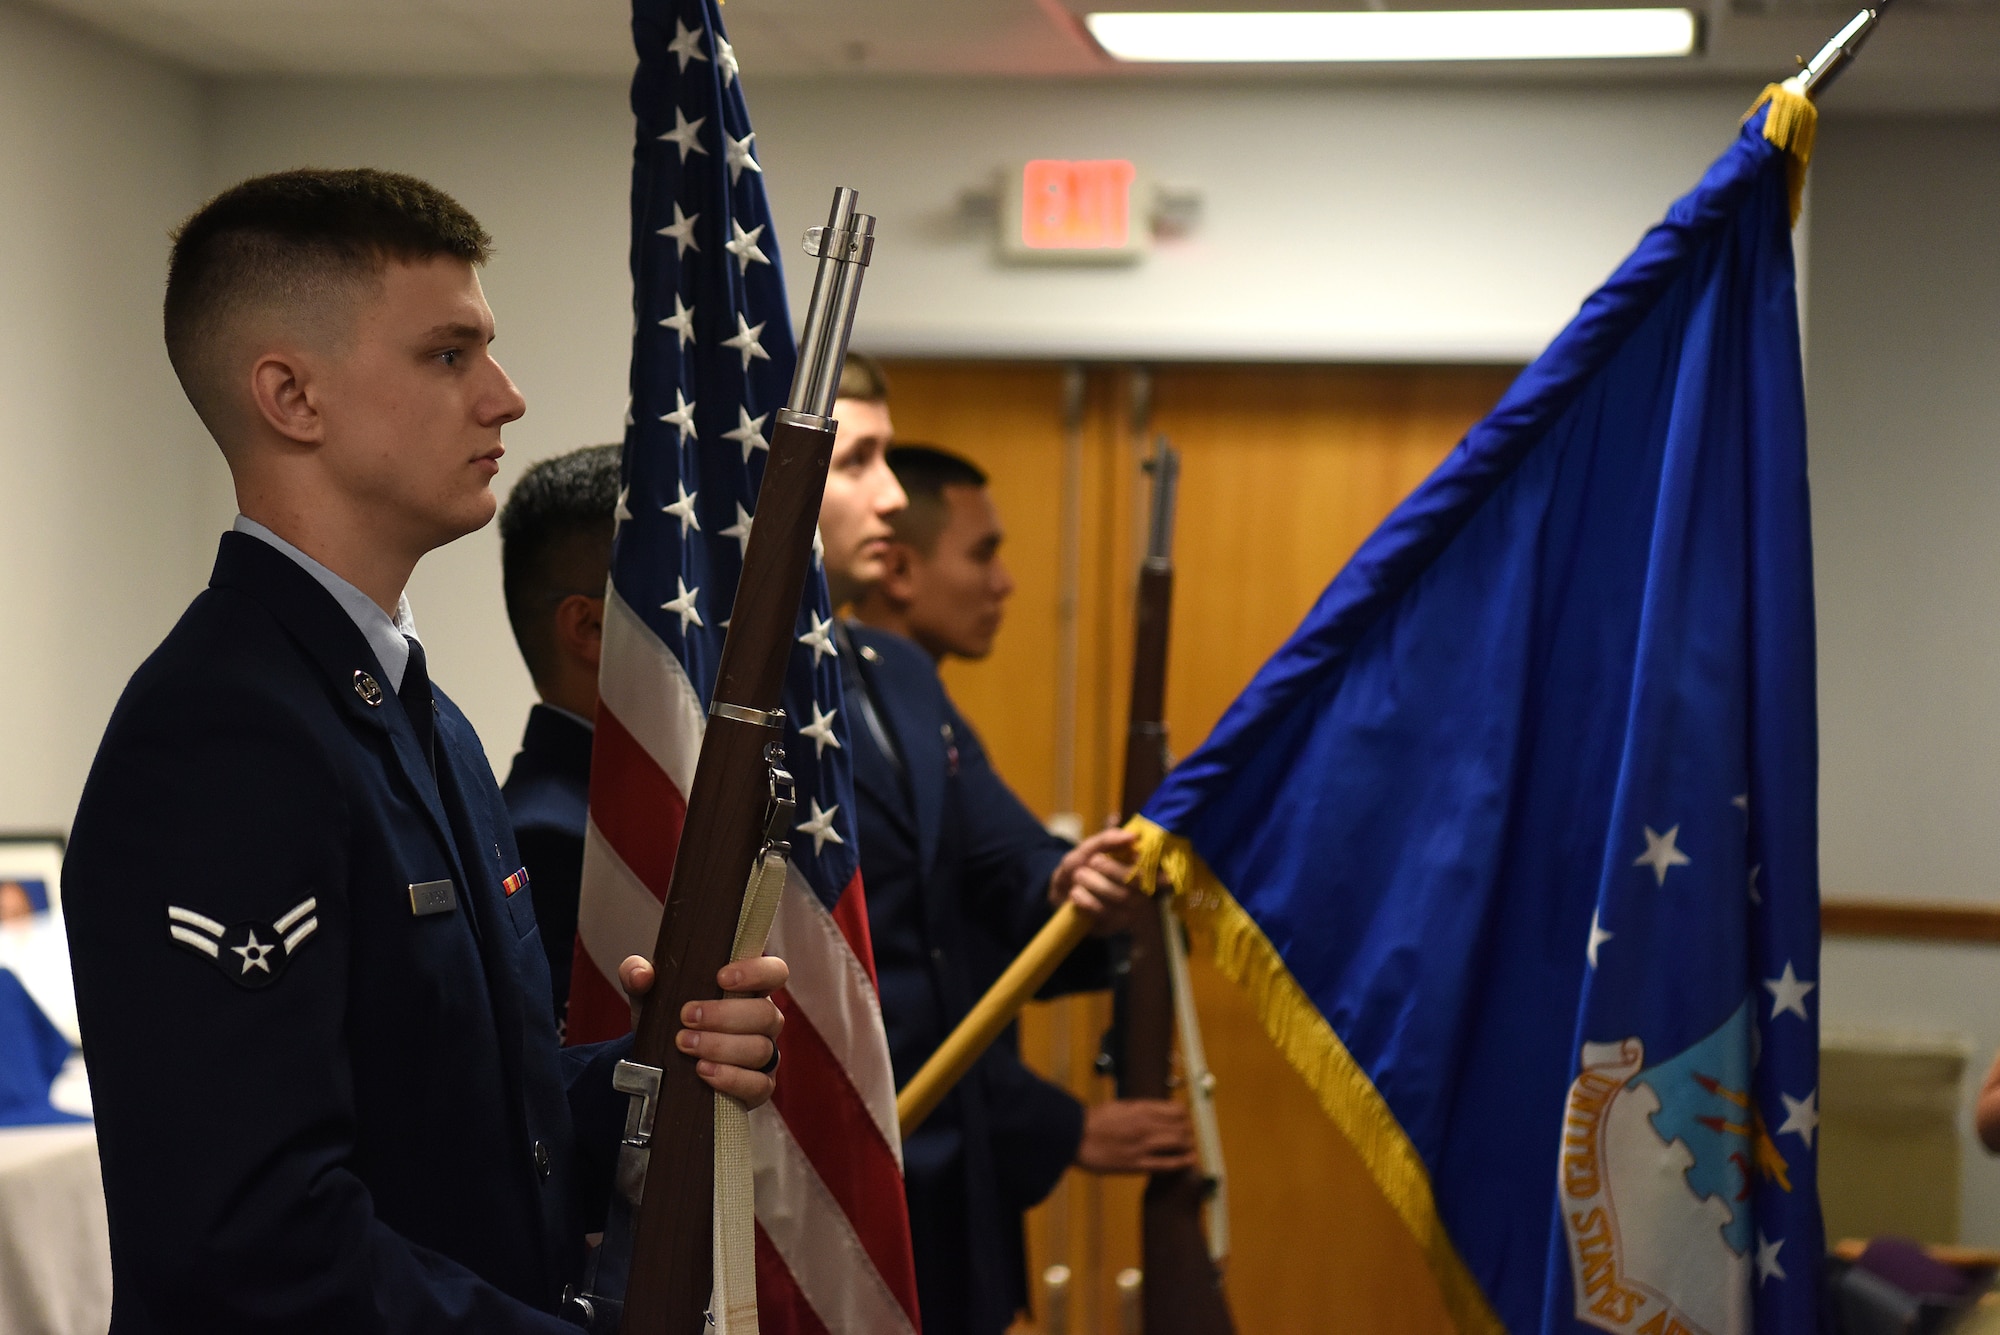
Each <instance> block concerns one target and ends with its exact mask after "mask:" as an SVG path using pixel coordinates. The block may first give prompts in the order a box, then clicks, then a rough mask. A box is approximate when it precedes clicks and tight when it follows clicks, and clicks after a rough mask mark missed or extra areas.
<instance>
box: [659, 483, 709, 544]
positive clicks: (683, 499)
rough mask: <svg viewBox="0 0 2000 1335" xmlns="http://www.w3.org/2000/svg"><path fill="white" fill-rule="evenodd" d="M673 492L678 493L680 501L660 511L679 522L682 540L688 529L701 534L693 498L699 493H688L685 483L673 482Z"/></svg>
mask: <svg viewBox="0 0 2000 1335" xmlns="http://www.w3.org/2000/svg"><path fill="white" fill-rule="evenodd" d="M674 490H676V491H678V492H679V493H680V499H679V500H677V501H675V502H674V503H673V504H672V505H663V506H661V507H660V509H662V510H664V511H665V512H666V513H668V514H670V515H672V516H673V517H674V518H676V519H678V520H680V521H681V536H682V537H683V538H685V537H686V536H687V535H688V530H689V529H693V530H694V531H695V532H697V533H699V532H701V520H700V518H699V517H697V516H696V514H695V512H694V498H695V497H696V496H698V495H700V494H701V493H700V492H690V491H689V490H688V489H687V484H686V483H685V482H675V483H674Z"/></svg>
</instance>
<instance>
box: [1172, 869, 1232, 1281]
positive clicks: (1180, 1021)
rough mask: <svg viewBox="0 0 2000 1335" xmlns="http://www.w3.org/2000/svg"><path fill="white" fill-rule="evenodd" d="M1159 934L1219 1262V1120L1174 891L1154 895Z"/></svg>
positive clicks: (1224, 1193)
mask: <svg viewBox="0 0 2000 1335" xmlns="http://www.w3.org/2000/svg"><path fill="white" fill-rule="evenodd" d="M1159 901H1160V929H1161V931H1160V934H1161V935H1162V936H1163V937H1165V938H1166V943H1167V972H1168V974H1169V975H1170V976H1171V977H1172V978H1173V984H1174V1029H1175V1030H1176V1032H1178V1034H1179V1035H1180V1041H1181V1071H1182V1073H1183V1074H1184V1075H1186V1077H1187V1083H1188V1093H1189V1095H1190V1096H1191V1097H1190V1098H1189V1104H1190V1106H1191V1109H1192V1111H1193V1113H1194V1143H1195V1153H1196V1155H1197V1156H1198V1157H1199V1158H1200V1160H1201V1171H1202V1174H1203V1176H1205V1177H1207V1178H1208V1180H1209V1181H1211V1182H1213V1183H1214V1184H1215V1191H1214V1194H1213V1195H1211V1196H1210V1197H1209V1198H1208V1256H1209V1259H1210V1260H1211V1261H1214V1262H1215V1263H1216V1264H1217V1265H1221V1264H1222V1261H1223V1258H1225V1257H1227V1256H1228V1255H1229V1177H1228V1174H1227V1172H1226V1171H1225V1170H1224V1168H1223V1166H1222V1124H1221V1123H1220V1122H1218V1121H1217V1120H1216V1117H1215V1076H1214V1075H1213V1074H1211V1073H1210V1071H1209V1069H1208V1054H1207V1053H1206V1052H1204V1051H1203V1050H1202V1046H1201V1019H1200V1017H1199V1016H1197V1015H1196V1014H1195V1009H1194V986H1193V984H1192V982H1191V981H1190V980H1189V978H1188V955H1187V937H1186V936H1185V935H1184V934H1183V933H1182V930H1181V918H1180V915H1179V914H1178V913H1176V912H1174V903H1173V897H1172V896H1171V895H1161V896H1159Z"/></svg>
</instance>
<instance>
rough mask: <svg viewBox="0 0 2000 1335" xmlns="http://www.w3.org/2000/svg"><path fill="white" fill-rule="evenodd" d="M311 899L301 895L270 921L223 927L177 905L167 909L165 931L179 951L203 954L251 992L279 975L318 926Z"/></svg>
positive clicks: (204, 915)
mask: <svg viewBox="0 0 2000 1335" xmlns="http://www.w3.org/2000/svg"><path fill="white" fill-rule="evenodd" d="M318 907H319V901H318V900H317V899H302V900H300V901H299V902H298V903H296V904H294V905H293V906H292V907H291V908H290V909H289V910H287V911H286V913H285V915H284V916H283V917H281V918H279V919H278V920H277V921H276V922H268V923H265V922H240V923H237V924H236V925H235V926H234V927H224V926H223V925H222V924H221V923H219V922H217V921H216V920H215V919H213V918H211V917H209V916H208V915H207V914H204V913H197V912H195V911H194V910H193V909H184V908H181V907H179V906H178V905H169V906H168V907H167V935H168V936H170V937H172V938H173V941H174V944H175V945H177V946H179V947H180V948H181V949H183V950H186V951H190V952H192V953H194V954H196V955H203V956H206V957H207V958H208V960H209V962H210V963H212V964H214V965H215V967H216V968H218V969H220V970H222V976H223V977H225V978H227V979H228V980H229V981H230V982H232V983H235V984H236V985H237V986H238V987H244V988H248V989H250V990H251V991H256V990H258V989H260V988H265V987H269V986H270V985H271V984H272V983H275V982H277V981H278V979H279V978H280V977H282V976H283V975H284V972H285V966H286V965H288V964H290V963H291V959H292V956H293V955H294V954H296V953H297V951H298V949H299V947H300V946H302V945H304V944H305V942H306V940H307V938H309V937H311V936H312V934H313V933H314V932H316V931H318V930H319V919H318V918H317V917H315V916H314V915H313V911H314V910H315V909H317V908H318Z"/></svg>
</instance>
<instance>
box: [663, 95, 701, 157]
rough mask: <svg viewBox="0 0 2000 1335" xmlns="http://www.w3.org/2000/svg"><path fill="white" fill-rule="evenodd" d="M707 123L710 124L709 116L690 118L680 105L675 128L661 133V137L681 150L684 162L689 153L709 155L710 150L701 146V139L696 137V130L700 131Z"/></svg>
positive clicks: (676, 111) (676, 112) (677, 109)
mask: <svg viewBox="0 0 2000 1335" xmlns="http://www.w3.org/2000/svg"><path fill="white" fill-rule="evenodd" d="M706 124H708V117H706V116H696V117H695V118H694V119H693V120H689V119H688V118H687V117H686V116H685V115H683V114H682V112H681V109H680V108H679V107H675V108H674V128H673V129H671V130H668V131H667V132H666V133H665V134H663V135H661V136H660V138H662V139H664V140H666V141H667V142H668V143H670V144H672V145H673V146H674V147H675V148H678V149H679V150H680V151H681V161H682V162H686V161H687V160H688V154H689V153H699V154H701V155H702V156H703V157H707V156H708V150H707V149H705V148H703V147H702V146H701V140H700V139H699V138H697V137H696V132H697V131H699V130H700V129H701V127H702V126H704V125H706Z"/></svg>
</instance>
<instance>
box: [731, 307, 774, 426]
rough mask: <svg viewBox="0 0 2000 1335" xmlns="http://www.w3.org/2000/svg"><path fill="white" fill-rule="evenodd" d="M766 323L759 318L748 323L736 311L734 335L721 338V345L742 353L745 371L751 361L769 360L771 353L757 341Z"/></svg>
mask: <svg viewBox="0 0 2000 1335" xmlns="http://www.w3.org/2000/svg"><path fill="white" fill-rule="evenodd" d="M767 323H769V322H768V321H765V320H759V321H758V322H757V323H756V324H750V323H748V322H746V321H745V320H744V318H743V313H742V312H741V311H738V312H737V313H736V337H734V338H725V339H723V340H722V346H723V347H725V348H734V349H736V351H737V352H739V353H741V354H742V355H743V369H744V370H746V371H747V370H749V369H750V363H751V362H753V361H766V362H768V361H770V360H771V354H770V353H768V352H766V351H764V345H763V344H762V343H759V342H758V341H757V340H758V338H760V337H761V336H762V335H763V333H764V326H765V325H766V324H767ZM736 411H738V412H742V411H743V410H742V409H741V408H738V409H737V410H736Z"/></svg>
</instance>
